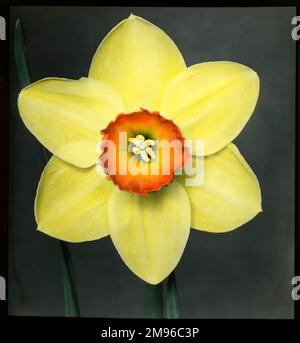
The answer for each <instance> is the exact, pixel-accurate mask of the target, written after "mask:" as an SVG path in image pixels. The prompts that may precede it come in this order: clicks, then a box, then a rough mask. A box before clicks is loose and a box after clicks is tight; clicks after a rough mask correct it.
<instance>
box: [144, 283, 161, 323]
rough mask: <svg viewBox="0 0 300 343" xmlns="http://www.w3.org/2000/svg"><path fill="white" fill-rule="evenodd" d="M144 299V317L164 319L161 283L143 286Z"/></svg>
mask: <svg viewBox="0 0 300 343" xmlns="http://www.w3.org/2000/svg"><path fill="white" fill-rule="evenodd" d="M145 297H146V299H145V300H146V317H147V318H163V317H164V290H163V283H162V282H161V283H160V284H158V285H155V286H154V285H150V284H148V283H146V284H145Z"/></svg>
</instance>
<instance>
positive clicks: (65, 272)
mask: <svg viewBox="0 0 300 343" xmlns="http://www.w3.org/2000/svg"><path fill="white" fill-rule="evenodd" d="M14 43H15V46H14V48H15V59H16V66H17V72H18V77H19V82H20V87H21V88H24V87H26V86H28V85H29V84H30V83H31V77H30V74H31V73H30V64H29V57H28V53H27V48H26V40H25V34H24V28H23V24H22V22H21V20H20V19H17V21H16V26H15V42H14ZM41 149H42V152H43V158H44V163H45V164H46V163H47V162H48V160H49V159H50V157H51V155H50V153H49V151H48V150H47V149H45V148H44V147H43V146H42V145H41ZM59 242H60V251H61V257H62V278H63V287H64V302H65V316H66V317H71V316H72V317H75V316H78V317H79V315H80V311H79V304H78V297H77V292H76V288H75V283H74V274H73V265H72V259H71V254H70V251H69V246H68V244H67V243H65V242H62V241H59Z"/></svg>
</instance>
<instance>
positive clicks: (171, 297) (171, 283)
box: [165, 271, 179, 318]
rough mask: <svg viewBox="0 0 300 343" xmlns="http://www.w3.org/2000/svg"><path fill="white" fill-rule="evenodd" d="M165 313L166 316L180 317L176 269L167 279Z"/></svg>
mask: <svg viewBox="0 0 300 343" xmlns="http://www.w3.org/2000/svg"><path fill="white" fill-rule="evenodd" d="M165 315H166V318H179V304H178V293H177V285H176V276H175V271H173V272H172V273H171V274H170V275H169V277H168V281H167V288H166V303H165Z"/></svg>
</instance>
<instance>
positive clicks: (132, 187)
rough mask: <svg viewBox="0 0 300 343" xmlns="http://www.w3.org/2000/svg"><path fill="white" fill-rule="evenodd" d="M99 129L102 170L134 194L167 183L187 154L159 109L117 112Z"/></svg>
mask: <svg viewBox="0 0 300 343" xmlns="http://www.w3.org/2000/svg"><path fill="white" fill-rule="evenodd" d="M101 133H102V142H101V151H102V154H101V156H100V157H99V160H100V161H99V162H100V164H101V166H102V168H103V170H104V172H105V173H106V174H107V175H108V177H109V179H110V180H111V181H112V182H113V183H114V184H115V185H117V186H118V187H119V188H120V189H121V190H123V191H127V192H132V193H135V194H138V195H147V194H149V193H151V192H155V191H158V190H159V189H161V188H162V187H164V186H167V185H168V184H169V183H170V182H172V181H173V179H174V174H175V171H176V170H177V169H179V168H180V169H182V168H183V167H184V165H185V162H186V161H187V159H188V156H189V152H188V151H187V149H186V148H185V147H184V138H183V136H182V134H181V131H180V129H179V128H178V126H176V124H175V123H173V121H172V120H169V119H166V118H164V117H163V116H162V115H161V114H160V113H159V112H150V111H148V110H146V109H143V108H141V110H140V111H137V112H132V113H127V114H124V113H121V114H119V115H118V116H117V117H116V119H115V120H114V121H112V122H110V123H109V124H108V126H107V127H106V128H105V129H104V130H102V131H101Z"/></svg>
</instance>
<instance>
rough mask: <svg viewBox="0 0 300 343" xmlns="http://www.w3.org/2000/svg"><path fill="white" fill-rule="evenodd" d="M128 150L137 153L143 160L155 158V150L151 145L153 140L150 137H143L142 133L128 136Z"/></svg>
mask: <svg viewBox="0 0 300 343" xmlns="http://www.w3.org/2000/svg"><path fill="white" fill-rule="evenodd" d="M128 142H129V151H131V152H132V153H133V154H134V155H137V156H138V157H140V158H141V159H142V160H143V161H145V162H150V159H154V158H155V152H154V151H153V149H152V147H154V146H155V142H154V141H153V140H152V139H145V137H144V136H143V135H137V136H136V137H134V138H129V139H128Z"/></svg>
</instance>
